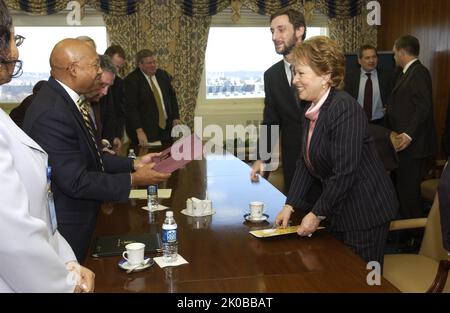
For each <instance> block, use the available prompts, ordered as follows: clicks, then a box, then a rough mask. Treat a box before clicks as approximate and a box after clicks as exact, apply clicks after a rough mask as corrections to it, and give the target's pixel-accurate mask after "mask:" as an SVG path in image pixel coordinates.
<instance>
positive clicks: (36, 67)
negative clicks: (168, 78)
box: [0, 26, 107, 103]
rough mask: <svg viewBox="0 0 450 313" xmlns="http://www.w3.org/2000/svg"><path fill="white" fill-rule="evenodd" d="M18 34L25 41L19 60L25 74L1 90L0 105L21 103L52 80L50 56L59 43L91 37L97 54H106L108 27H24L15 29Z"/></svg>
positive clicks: (21, 47) (0, 88)
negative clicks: (33, 90)
mask: <svg viewBox="0 0 450 313" xmlns="http://www.w3.org/2000/svg"><path fill="white" fill-rule="evenodd" d="M15 32H16V34H19V35H22V36H24V37H25V38H26V39H25V41H24V42H23V44H22V45H21V46H20V47H19V48H18V49H19V59H21V60H22V61H23V74H22V76H20V77H18V78H14V79H12V80H11V82H10V83H9V84H7V85H3V86H1V87H0V103H8V102H9V103H18V102H21V101H22V100H23V99H24V98H25V97H26V96H28V95H30V94H31V93H32V89H33V86H34V85H35V84H36V83H37V82H38V81H39V80H47V79H48V77H49V76H50V74H49V73H50V64H49V57H50V52H51V51H52V49H53V47H54V46H55V44H56V43H57V42H59V41H60V40H62V39H64V38H75V37H78V36H82V35H85V36H89V37H91V38H92V39H94V41H95V43H96V44H97V51H98V52H99V53H103V52H104V51H105V50H106V47H107V42H106V27H104V26H91V27H83V26H65V27H28V26H26V27H23V26H16V28H15Z"/></svg>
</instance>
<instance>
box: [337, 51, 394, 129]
mask: <svg viewBox="0 0 450 313" xmlns="http://www.w3.org/2000/svg"><path fill="white" fill-rule="evenodd" d="M358 63H359V65H360V66H361V69H358V70H357V71H349V72H348V73H346V75H345V91H347V92H348V93H349V94H350V95H351V96H352V97H353V98H355V99H356V100H358V102H359V104H360V105H361V107H362V108H363V109H364V111H365V112H366V115H367V119H368V120H369V123H372V124H377V125H382V124H383V118H384V111H385V109H384V108H385V105H386V103H387V98H388V96H389V94H390V93H391V90H392V76H393V71H389V70H386V69H380V68H377V66H378V54H377V49H376V48H375V47H374V46H371V45H363V46H361V47H360V48H359V51H358Z"/></svg>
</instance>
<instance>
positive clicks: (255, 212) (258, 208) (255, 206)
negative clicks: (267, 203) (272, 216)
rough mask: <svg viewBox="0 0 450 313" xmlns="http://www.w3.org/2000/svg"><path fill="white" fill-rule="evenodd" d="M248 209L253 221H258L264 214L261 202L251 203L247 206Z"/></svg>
mask: <svg viewBox="0 0 450 313" xmlns="http://www.w3.org/2000/svg"><path fill="white" fill-rule="evenodd" d="M249 208H250V217H251V218H253V219H258V218H261V217H262V216H263V212H264V202H261V201H252V202H250V204H249Z"/></svg>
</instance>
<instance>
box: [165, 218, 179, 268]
mask: <svg viewBox="0 0 450 313" xmlns="http://www.w3.org/2000/svg"><path fill="white" fill-rule="evenodd" d="M162 245H163V257H164V261H165V262H167V263H170V262H174V261H176V260H177V257H178V242H177V223H176V222H175V219H174V218H173V212H172V211H167V212H166V219H165V220H164V224H163V226H162Z"/></svg>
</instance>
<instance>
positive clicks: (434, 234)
mask: <svg viewBox="0 0 450 313" xmlns="http://www.w3.org/2000/svg"><path fill="white" fill-rule="evenodd" d="M419 254H421V255H424V256H426V257H429V258H432V259H434V260H436V261H439V260H447V259H448V253H447V251H446V250H445V249H444V247H443V245H442V231H441V218H440V214H439V197H438V194H437V193H436V195H435V196H434V201H433V205H432V206H431V209H430V213H429V214H428V219H427V224H426V226H425V233H424V236H423V239H422V244H421V246H420V251H419Z"/></svg>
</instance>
